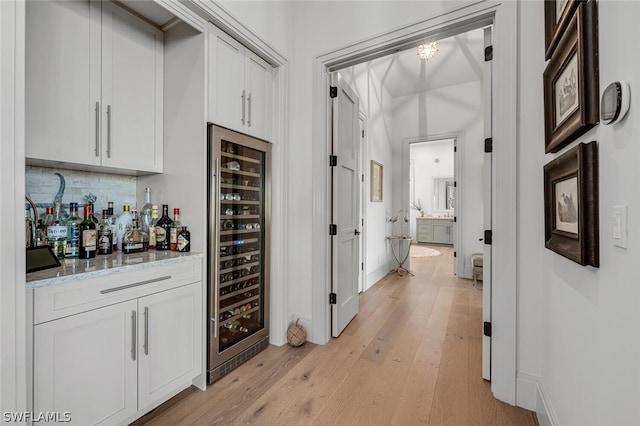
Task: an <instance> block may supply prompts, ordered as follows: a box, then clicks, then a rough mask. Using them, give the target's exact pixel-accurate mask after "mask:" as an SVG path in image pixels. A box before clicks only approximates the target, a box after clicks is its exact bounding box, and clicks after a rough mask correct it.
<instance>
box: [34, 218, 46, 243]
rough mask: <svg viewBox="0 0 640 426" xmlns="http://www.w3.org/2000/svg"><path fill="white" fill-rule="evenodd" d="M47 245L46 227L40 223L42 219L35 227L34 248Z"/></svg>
mask: <svg viewBox="0 0 640 426" xmlns="http://www.w3.org/2000/svg"><path fill="white" fill-rule="evenodd" d="M46 245H47V227H46V226H45V225H44V222H42V219H38V225H37V226H36V246H46Z"/></svg>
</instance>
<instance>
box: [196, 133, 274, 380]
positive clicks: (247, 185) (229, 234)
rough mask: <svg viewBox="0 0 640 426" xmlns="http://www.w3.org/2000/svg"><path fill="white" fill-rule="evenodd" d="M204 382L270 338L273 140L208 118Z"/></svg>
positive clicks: (245, 356)
mask: <svg viewBox="0 0 640 426" xmlns="http://www.w3.org/2000/svg"><path fill="white" fill-rule="evenodd" d="M208 135H209V137H208V139H209V140H208V148H209V171H208V176H209V178H208V186H207V188H208V205H209V226H208V232H209V239H208V250H207V252H208V259H207V260H208V289H209V292H208V297H209V330H208V331H209V351H208V357H209V359H208V370H209V383H213V382H214V381H216V380H218V379H219V378H220V377H222V376H224V375H225V374H227V373H228V372H230V371H231V370H233V369H234V368H235V367H237V366H238V365H240V364H242V363H243V362H245V361H246V360H248V359H249V358H251V357H252V356H253V355H255V354H257V353H258V352H260V351H261V350H263V349H264V348H266V347H267V345H268V343H269V225H270V223H269V222H270V221H269V217H270V206H269V203H270V189H269V188H270V184H271V180H270V161H271V158H270V156H271V144H269V143H267V142H264V141H261V140H258V139H255V138H252V137H250V136H247V135H244V134H241V133H237V132H234V131H231V130H228V129H225V128H222V127H218V126H215V125H212V124H210V125H209V128H208Z"/></svg>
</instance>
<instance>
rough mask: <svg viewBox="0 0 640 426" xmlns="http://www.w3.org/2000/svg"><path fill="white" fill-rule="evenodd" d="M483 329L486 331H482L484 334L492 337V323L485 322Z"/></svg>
mask: <svg viewBox="0 0 640 426" xmlns="http://www.w3.org/2000/svg"><path fill="white" fill-rule="evenodd" d="M483 329H484V330H483V331H482V334H484V335H485V336H487V337H491V323H490V322H489V321H485V322H484V326H483Z"/></svg>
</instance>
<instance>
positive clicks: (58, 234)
mask: <svg viewBox="0 0 640 426" xmlns="http://www.w3.org/2000/svg"><path fill="white" fill-rule="evenodd" d="M60 207H61V205H60V202H59V201H57V202H56V203H55V213H54V214H53V215H52V216H51V215H49V214H48V213H49V209H47V217H48V218H49V222H48V223H46V225H47V242H48V243H49V246H51V248H52V249H53V252H54V253H55V254H56V256H57V257H58V258H59V259H62V258H64V252H65V249H66V247H67V226H66V224H65V222H64V219H63V218H62V216H61V215H60Z"/></svg>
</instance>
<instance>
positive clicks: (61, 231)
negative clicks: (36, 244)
mask: <svg viewBox="0 0 640 426" xmlns="http://www.w3.org/2000/svg"><path fill="white" fill-rule="evenodd" d="M47 237H49V238H50V239H54V238H55V239H59V238H64V239H65V240H66V239H67V227H66V226H62V225H52V226H47Z"/></svg>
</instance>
